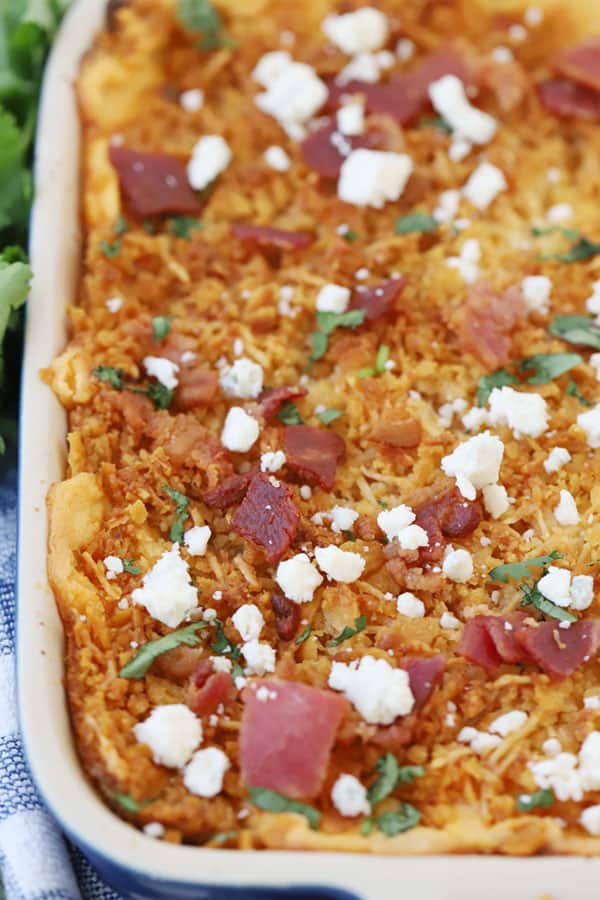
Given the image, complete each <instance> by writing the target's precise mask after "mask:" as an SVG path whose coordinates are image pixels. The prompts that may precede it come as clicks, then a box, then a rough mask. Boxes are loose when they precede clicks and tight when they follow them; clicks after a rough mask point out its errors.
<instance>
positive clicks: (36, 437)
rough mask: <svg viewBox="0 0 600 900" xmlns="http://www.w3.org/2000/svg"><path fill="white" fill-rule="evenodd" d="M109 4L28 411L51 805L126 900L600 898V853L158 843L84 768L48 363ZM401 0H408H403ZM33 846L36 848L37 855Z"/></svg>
mask: <svg viewBox="0 0 600 900" xmlns="http://www.w3.org/2000/svg"><path fill="white" fill-rule="evenodd" d="M105 4H106V0H78V2H77V3H76V4H75V6H74V7H73V8H72V10H71V12H70V14H69V15H68V16H67V18H66V21H65V23H64V26H63V28H62V30H61V33H60V36H59V38H58V40H57V42H56V45H55V48H54V52H53V54H52V58H51V61H50V64H49V67H48V71H47V75H46V83H45V87H44V93H43V102H42V109H41V117H40V125H39V133H38V142H37V158H36V201H35V208H34V213H33V223H32V238H31V255H32V260H33V268H34V271H35V279H34V283H33V288H32V293H31V298H30V301H29V307H28V315H27V330H26V352H25V363H24V380H23V402H22V418H21V482H20V525H19V527H20V541H19V544H20V553H19V578H18V592H19V614H18V656H19V668H18V684H19V702H20V715H21V726H22V730H23V735H24V739H25V746H26V751H27V755H28V759H29V763H30V765H31V769H32V772H33V775H34V778H35V780H36V782H37V785H38V787H39V789H40V791H41V793H42V795H43V797H44V798H45V801H46V803H47V805H48V807H49V808H50V810H51V811H52V813H53V814H54V816H55V817H56V818H57V820H58V821H59V822H60V824H61V826H62V827H63V829H64V830H65V831H66V832H67V834H68V835H69V836H70V838H71V839H72V840H73V841H74V842H75V843H76V844H78V845H79V846H80V847H81V848H82V849H83V851H84V852H85V853H86V854H87V855H88V856H89V858H90V859H91V860H92V862H93V863H94V864H95V865H96V866H97V868H98V869H99V870H100V871H101V872H102V874H103V875H104V877H105V878H106V879H107V881H109V882H110V883H112V884H113V885H114V886H115V887H116V888H117V890H119V891H120V892H121V893H122V894H123V896H125V897H128V898H136V900H145V898H159V897H164V898H169V900H176V898H185V900H192V898H194V900H199V898H207V900H217V898H219V900H234V898H238V900H239V898H243V900H263V898H268V897H285V898H288V897H301V898H304V900H309V898H310V900H320V898H335V897H337V898H339V900H342V898H349V897H351V898H356V897H360V898H362V900H392V898H394V900H397V898H399V897H406V898H410V900H481V898H483V897H485V898H486V900H505V898H508V897H510V898H511V900H541V898H542V897H549V898H552V900H597V898H598V897H600V859H599V860H584V859H573V858H560V857H546V858H543V857H537V858H534V859H509V858H506V857H504V858H502V857H474V856H460V857H434V858H431V857H430V858H396V859H394V858H389V857H374V856H364V855H356V854H353V855H351V854H346V855H344V854H322V853H283V852H281V853H279V852H260V853H259V852H247V853H243V852H239V851H232V850H204V849H201V848H192V847H176V846H171V845H168V844H163V843H160V842H157V841H153V840H152V839H151V838H148V837H146V836H145V835H144V834H143V833H141V832H139V831H137V830H136V829H134V828H132V827H131V826H129V825H128V824H126V823H125V822H123V821H121V820H120V819H119V818H117V816H115V815H114V814H113V813H112V812H111V811H110V810H109V809H108V808H107V807H106V806H104V804H103V803H102V801H101V800H100V798H99V797H98V796H97V794H96V793H95V791H94V789H93V788H92V786H91V784H90V782H89V781H88V780H87V778H86V776H85V774H84V772H83V771H82V769H81V767H80V765H79V761H78V758H77V754H76V752H75V746H74V742H73V738H72V734H71V729H70V725H69V716H68V711H67V706H66V701H65V692H64V688H63V681H62V679H63V634H62V627H61V623H60V620H59V617H58V614H57V611H56V607H55V604H54V598H53V596H52V592H51V591H50V588H49V586H48V581H47V577H46V537H47V534H46V511H45V496H46V492H47V489H48V487H49V485H50V484H51V483H52V482H54V481H57V480H59V479H60V478H62V476H63V470H64V463H65V432H66V429H65V415H64V412H63V410H62V409H61V407H60V406H59V404H58V402H57V401H56V399H55V398H54V396H53V394H52V393H51V391H50V390H49V389H48V388H47V387H46V386H45V385H44V384H43V383H42V382H41V381H40V379H39V374H38V373H39V370H40V369H41V368H43V367H44V366H47V365H49V363H50V362H51V360H52V359H53V357H54V356H55V355H56V354H57V353H58V352H59V351H60V350H61V349H62V348H63V346H64V343H65V341H66V331H65V309H66V306H67V304H68V303H71V302H72V301H73V299H74V293H75V288H76V279H77V269H78V265H79V259H80V255H79V254H80V248H79V233H78V231H79V225H78V208H79V171H78V169H79V167H78V157H79V128H78V119H77V109H76V103H75V97H74V90H73V80H74V77H75V73H76V70H77V66H78V61H79V59H80V57H81V54H82V53H83V52H84V51H85V50H86V49H87V47H89V45H90V43H91V41H92V40H93V37H94V35H95V33H96V32H97V30H98V28H99V27H100V25H101V23H102V19H103V13H104V7H105ZM399 4H400V5H401V3H400V0H399ZM34 852H35V851H34Z"/></svg>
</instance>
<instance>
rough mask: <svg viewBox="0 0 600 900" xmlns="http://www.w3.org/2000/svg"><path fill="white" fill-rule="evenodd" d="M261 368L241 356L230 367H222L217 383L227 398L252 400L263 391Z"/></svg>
mask: <svg viewBox="0 0 600 900" xmlns="http://www.w3.org/2000/svg"><path fill="white" fill-rule="evenodd" d="M263 377H264V375H263V370H262V366H260V365H259V364H258V363H255V362H253V360H251V359H248V358H247V357H245V356H242V357H241V358H240V359H236V361H235V362H234V364H233V365H232V366H223V368H222V369H221V374H220V377H219V382H220V384H221V387H222V388H223V391H224V392H225V394H227V396H228V397H238V398H240V399H241V400H254V399H255V398H256V397H258V395H259V394H260V392H261V391H262V389H263Z"/></svg>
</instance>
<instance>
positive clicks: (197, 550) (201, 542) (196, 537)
mask: <svg viewBox="0 0 600 900" xmlns="http://www.w3.org/2000/svg"><path fill="white" fill-rule="evenodd" d="M211 534H212V531H211V530H210V527H209V526H208V525H194V527H193V528H188V530H187V531H186V532H185V533H184V535H183V543H184V544H185V546H186V548H187V550H188V552H189V554H190V556H204V554H205V553H206V547H207V546H208V542H209V540H210V536H211Z"/></svg>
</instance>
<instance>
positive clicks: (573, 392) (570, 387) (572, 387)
mask: <svg viewBox="0 0 600 900" xmlns="http://www.w3.org/2000/svg"><path fill="white" fill-rule="evenodd" d="M567 394H568V395H569V397H575V398H576V399H577V400H579V402H580V403H581V405H582V406H593V405H594V404H593V403H592V402H591V401H590V400H588V399H587V398H586V397H584V396H583V394H580V393H579V388H578V387H577V385H576V384H575V382H574V381H573V379H572V378H569V382H568V384H567Z"/></svg>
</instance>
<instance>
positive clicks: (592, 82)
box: [554, 37, 600, 91]
mask: <svg viewBox="0 0 600 900" xmlns="http://www.w3.org/2000/svg"><path fill="white" fill-rule="evenodd" d="M554 68H555V69H556V71H557V72H558V73H559V75H562V76H564V77H565V78H570V79H571V80H572V81H577V82H579V83H580V84H585V85H586V86H587V87H590V88H593V89H594V90H596V91H600V38H597V37H594V38H590V39H589V40H587V41H584V42H583V44H577V46H576V47H570V48H569V49H568V50H565V51H564V52H563V53H561V54H560V56H559V57H558V58H557V59H556V60H555V61H554Z"/></svg>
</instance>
